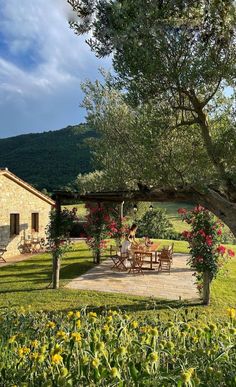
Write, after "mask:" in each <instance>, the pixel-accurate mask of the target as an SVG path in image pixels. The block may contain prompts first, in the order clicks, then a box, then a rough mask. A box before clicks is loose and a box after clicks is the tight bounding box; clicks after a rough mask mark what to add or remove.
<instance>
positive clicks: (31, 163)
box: [0, 124, 94, 191]
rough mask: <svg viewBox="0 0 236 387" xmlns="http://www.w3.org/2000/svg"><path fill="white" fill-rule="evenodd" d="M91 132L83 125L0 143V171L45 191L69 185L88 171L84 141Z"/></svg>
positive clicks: (89, 166) (13, 138)
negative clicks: (14, 175)
mask: <svg viewBox="0 0 236 387" xmlns="http://www.w3.org/2000/svg"><path fill="white" fill-rule="evenodd" d="M91 136H94V132H93V131H91V130H89V129H87V128H86V127H85V126H84V125H82V124H81V125H78V126H68V127H67V128H65V129H61V130H56V131H49V132H43V133H35V134H25V135H20V136H16V137H9V138H5V139H0V167H1V168H4V167H7V168H8V169H9V170H10V171H11V172H13V173H15V174H16V175H17V176H19V177H21V178H22V179H23V180H26V181H27V182H28V183H30V184H32V185H34V186H35V187H37V188H38V189H43V188H46V189H47V190H48V191H52V190H55V189H59V188H61V187H63V186H66V185H67V184H69V183H70V182H72V181H73V180H74V179H75V177H76V176H77V175H78V173H86V172H89V171H90V170H91V163H90V152H89V149H88V146H87V145H86V143H84V140H85V139H86V138H88V137H91Z"/></svg>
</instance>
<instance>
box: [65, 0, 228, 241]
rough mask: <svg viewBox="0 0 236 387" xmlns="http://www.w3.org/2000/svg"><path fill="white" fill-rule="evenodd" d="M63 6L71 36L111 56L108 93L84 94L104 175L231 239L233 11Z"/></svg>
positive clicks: (99, 1)
mask: <svg viewBox="0 0 236 387" xmlns="http://www.w3.org/2000/svg"><path fill="white" fill-rule="evenodd" d="M68 2H69V3H70V4H71V6H72V7H73V9H74V11H75V12H76V14H77V15H78V19H76V18H73V20H71V21H70V24H71V27H72V28H74V30H75V32H76V33H78V34H83V33H87V32H90V36H91V38H90V39H88V40H87V41H88V44H89V45H90V47H91V49H92V50H93V51H94V52H95V54H96V55H97V56H100V57H102V56H105V55H109V54H112V60H113V67H114V69H115V71H116V74H117V76H116V85H114V84H113V83H114V82H113V83H112V82H110V81H109V82H107V85H106V87H105V88H104V89H103V86H102V85H99V84H98V83H96V84H95V85H93V87H92V85H91V84H90V85H88V84H87V90H88V89H89V90H90V91H89V93H90V94H89V97H88V98H87V101H86V103H87V105H88V111H89V115H88V116H89V119H90V120H92V121H93V122H94V124H95V127H96V128H97V127H98V124H99V125H101V126H100V128H99V129H100V131H101V132H102V133H103V135H104V136H108V137H106V139H108V144H107V146H106V145H104V144H103V147H104V149H106V152H105V153H104V154H105V158H106V160H103V161H102V164H103V165H104V166H106V167H107V171H111V170H112V171H113V172H114V173H116V174H117V175H118V174H119V176H120V171H121V170H123V171H125V172H124V173H125V176H127V179H131V178H133V179H134V180H135V181H136V182H137V183H139V187H140V189H141V190H142V191H143V193H144V194H145V195H146V196H148V198H149V200H179V199H181V200H186V199H187V200H193V201H195V202H197V203H200V204H202V205H203V206H205V207H207V208H208V209H210V210H211V211H212V212H214V213H215V214H216V215H217V216H219V217H220V218H221V219H222V220H223V221H224V222H225V223H226V224H227V225H228V226H229V227H230V229H231V230H232V232H233V233H234V235H236V221H235V219H236V172H235V166H236V158H235V157H236V156H235V154H236V153H235V150H236V133H235V114H234V113H235V112H234V110H235V106H234V103H233V97H234V87H235V63H234V62H235V54H236V50H235V48H236V47H235V42H236V39H235V38H236V36H235V32H236V29H235V22H236V5H235V2H234V1H233V0H218V1H216V0H209V1H203V0H198V1H196V0H195V1H191V0H188V1H187V0H173V1H169V0H162V1H161V0H159V1H152V0H151V1H146V0H145V1H144V0H114V1H112V2H110V1H104V0H68ZM118 87H120V89H121V90H123V92H120V91H118V90H117V88H118ZM227 88H228V89H227ZM229 88H230V89H229ZM225 90H230V92H231V93H232V98H230V97H228V98H226V96H225ZM96 93H98V94H96ZM107 102H108V104H107V106H104V104H106V103H107ZM92 103H93V106H92ZM95 113H96V114H97V116H96V117H95V115H94V114H95ZM104 138H105V137H104ZM118 139H119V143H120V146H117V147H116V148H114V142H115V141H117V140H118ZM121 148H122V149H121ZM121 150H123V152H121ZM99 157H100V159H101V153H100V155H99V154H98V159H99ZM115 171H116V172H115ZM118 171H119V172H118Z"/></svg>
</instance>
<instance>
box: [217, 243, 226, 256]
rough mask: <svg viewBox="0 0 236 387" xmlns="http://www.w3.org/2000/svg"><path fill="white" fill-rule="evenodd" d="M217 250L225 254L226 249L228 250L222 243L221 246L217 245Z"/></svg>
mask: <svg viewBox="0 0 236 387" xmlns="http://www.w3.org/2000/svg"><path fill="white" fill-rule="evenodd" d="M217 251H218V253H220V254H222V255H223V254H224V253H225V251H226V248H225V246H223V245H220V246H218V247H217Z"/></svg>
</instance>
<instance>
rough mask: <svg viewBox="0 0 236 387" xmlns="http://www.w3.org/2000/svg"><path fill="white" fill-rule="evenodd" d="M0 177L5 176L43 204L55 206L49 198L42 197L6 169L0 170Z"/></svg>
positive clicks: (42, 195)
mask: <svg viewBox="0 0 236 387" xmlns="http://www.w3.org/2000/svg"><path fill="white" fill-rule="evenodd" d="M0 175H3V176H6V177H7V178H8V179H10V180H12V181H14V182H15V183H17V184H19V185H20V186H21V187H23V188H25V189H26V190H27V191H29V192H31V193H32V194H33V195H36V196H38V198H40V199H42V200H44V201H45V202H47V203H49V204H51V205H52V206H53V205H55V202H54V200H52V199H51V198H50V197H49V196H47V195H44V194H43V193H42V192H40V191H38V190H37V189H36V188H34V187H32V185H30V184H28V183H26V182H25V181H24V180H22V179H20V178H19V177H18V176H16V175H14V173H12V172H10V171H9V170H8V169H7V168H0Z"/></svg>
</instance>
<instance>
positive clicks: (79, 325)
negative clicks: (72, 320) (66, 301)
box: [76, 320, 81, 328]
mask: <svg viewBox="0 0 236 387" xmlns="http://www.w3.org/2000/svg"><path fill="white" fill-rule="evenodd" d="M76 327H77V328H80V327H81V321H80V320H77V321H76Z"/></svg>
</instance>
